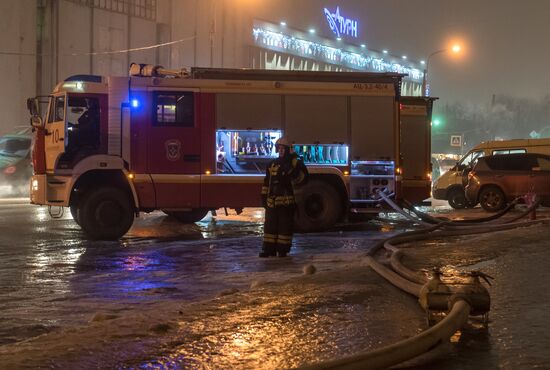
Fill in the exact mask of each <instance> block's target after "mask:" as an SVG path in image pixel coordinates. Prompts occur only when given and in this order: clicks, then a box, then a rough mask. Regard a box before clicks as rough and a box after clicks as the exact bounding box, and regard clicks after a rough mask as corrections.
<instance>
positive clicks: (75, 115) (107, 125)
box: [28, 64, 404, 239]
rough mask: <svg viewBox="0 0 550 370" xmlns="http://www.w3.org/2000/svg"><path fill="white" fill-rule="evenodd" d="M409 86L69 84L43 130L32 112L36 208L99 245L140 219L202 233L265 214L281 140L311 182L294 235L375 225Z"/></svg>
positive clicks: (396, 79) (187, 80) (330, 80)
mask: <svg viewBox="0 0 550 370" xmlns="http://www.w3.org/2000/svg"><path fill="white" fill-rule="evenodd" d="M403 76H404V75H402V74H397V73H359V72H349V73H348V72H303V71H300V72H298V71H268V70H246V69H243V70H239V69H211V68H192V69H190V70H187V69H181V70H167V69H164V68H162V67H159V66H150V65H137V64H132V66H131V69H130V76H129V77H102V76H95V75H78V76H72V77H69V78H67V79H66V80H65V81H63V82H61V83H59V84H58V85H57V86H56V87H55V89H54V91H53V93H52V94H51V96H50V98H49V105H48V110H47V112H46V114H45V116H44V117H43V118H40V117H39V115H38V113H37V103H36V99H34V100H33V99H29V102H28V104H29V108H30V110H31V114H32V116H33V117H32V119H31V122H32V124H33V126H34V127H35V135H36V141H37V144H35V147H34V153H33V162H34V168H35V175H34V176H33V177H32V179H31V184H30V185H31V203H33V204H38V205H48V206H62V207H70V210H71V213H72V215H73V218H74V219H75V221H76V222H77V223H78V224H79V225H80V226H81V227H82V229H83V230H84V231H85V232H86V233H87V234H88V235H89V236H90V237H91V238H94V239H116V238H119V237H121V236H122V235H124V234H125V233H126V232H127V231H128V230H129V228H130V227H131V225H132V223H133V220H134V217H135V216H136V215H139V213H140V212H150V211H153V210H162V211H164V212H165V213H167V214H169V215H172V216H174V217H176V218H177V219H179V220H180V221H182V222H195V221H198V220H200V219H202V218H203V217H204V216H205V215H206V213H207V212H208V211H209V210H212V209H218V208H221V207H227V208H234V209H236V210H237V211H238V210H240V209H242V208H243V207H258V206H260V205H261V198H260V188H261V185H262V181H263V177H264V175H265V168H266V166H267V163H269V162H270V161H271V160H272V159H273V158H275V155H276V154H275V150H274V143H275V141H276V140H277V139H278V138H279V137H281V136H282V135H285V136H286V137H287V138H288V139H289V140H290V141H291V142H292V143H294V144H293V149H294V151H296V152H297V153H298V154H299V155H300V156H302V158H303V159H304V162H305V163H306V165H307V166H308V170H309V172H310V178H309V181H308V183H307V184H306V185H305V186H303V187H302V188H300V189H297V203H298V204H297V207H298V212H297V218H296V226H297V229H298V231H313V230H323V229H326V228H328V227H330V226H331V225H333V224H334V223H336V222H338V221H339V220H342V219H344V218H345V217H346V215H347V212H348V211H350V210H351V209H354V210H357V209H359V210H363V211H369V210H374V211H376V212H377V209H379V208H378V207H380V199H379V197H378V196H377V195H376V193H377V191H379V190H380V191H382V190H383V191H386V192H387V193H389V194H391V195H392V196H394V197H396V198H397V199H399V197H400V193H399V192H400V189H401V184H400V182H401V171H402V169H401V168H400V166H401V163H400V161H401V159H400V128H399V98H400V83H401V79H402V77H403Z"/></svg>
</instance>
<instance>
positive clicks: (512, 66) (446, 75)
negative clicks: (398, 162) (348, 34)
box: [358, 0, 550, 103]
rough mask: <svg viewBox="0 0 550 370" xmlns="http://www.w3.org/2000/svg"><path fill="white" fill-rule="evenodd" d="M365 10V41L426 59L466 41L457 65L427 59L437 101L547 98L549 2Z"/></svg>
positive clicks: (369, 6)
mask: <svg viewBox="0 0 550 370" xmlns="http://www.w3.org/2000/svg"><path fill="white" fill-rule="evenodd" d="M358 3H363V4H364V5H363V6H362V8H363V10H361V11H362V12H365V17H366V19H367V20H368V22H367V24H366V25H365V30H364V31H366V32H365V36H366V38H367V43H368V44H370V45H371V46H375V45H379V47H380V48H385V47H387V48H390V47H391V48H392V49H396V50H401V51H402V53H405V54H407V55H410V56H411V57H416V58H419V59H422V58H423V57H424V56H425V55H429V54H430V53H431V52H433V51H435V50H438V49H441V48H444V47H446V45H447V43H448V42H449V41H450V40H452V39H461V40H463V42H464V47H465V52H464V54H463V55H462V56H461V58H460V59H457V60H453V59H451V58H449V54H447V55H445V54H439V55H436V56H434V57H433V58H432V59H431V61H430V67H429V72H430V77H429V80H430V83H431V88H432V95H434V96H440V97H441V98H442V100H443V101H463V102H466V101H471V102H473V103H489V102H490V101H491V96H492V94H509V95H513V96H518V97H533V98H542V97H544V96H546V95H549V94H550V74H549V73H548V72H547V68H548V66H549V65H550V41H549V39H548V37H549V35H550V32H549V31H550V1H547V0H522V1H520V0H460V1H452V0H383V1H382V0H376V1H375V0H371V1H359V2H358Z"/></svg>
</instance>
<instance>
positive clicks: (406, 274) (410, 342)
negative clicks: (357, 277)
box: [303, 204, 550, 370]
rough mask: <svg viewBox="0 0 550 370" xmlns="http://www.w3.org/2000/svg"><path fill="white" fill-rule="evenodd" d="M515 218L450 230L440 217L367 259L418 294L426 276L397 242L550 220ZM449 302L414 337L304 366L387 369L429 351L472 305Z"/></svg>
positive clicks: (395, 238) (461, 322)
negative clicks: (384, 256)
mask: <svg viewBox="0 0 550 370" xmlns="http://www.w3.org/2000/svg"><path fill="white" fill-rule="evenodd" d="M536 206H538V204H533V206H532V207H529V208H530V209H531V208H532V209H535V208H536ZM532 209H531V210H532ZM529 211H530V210H527V211H526V212H524V213H523V216H522V217H524V216H525V215H527V214H528V213H529ZM516 220H517V218H514V219H513V220H511V221H508V223H505V224H496V225H495V224H493V225H489V226H485V227H484V226H478V225H475V226H474V225H471V226H469V227H468V226H463V227H460V228H457V227H453V228H452V229H450V230H442V228H444V227H448V226H449V223H450V222H449V221H441V220H439V221H441V222H439V223H438V224H436V225H431V226H430V227H428V228H425V229H421V230H413V231H408V232H404V233H401V234H399V235H396V236H392V237H390V238H387V239H385V240H382V241H379V242H377V243H376V244H375V245H374V246H373V247H372V248H371V250H370V251H369V253H368V254H367V257H366V260H367V263H368V264H369V266H371V268H372V269H373V270H375V271H376V272H377V273H378V274H380V275H381V276H382V277H384V278H385V279H387V280H388V281H389V282H390V283H392V284H393V285H395V286H396V287H398V288H400V289H402V290H403V291H405V292H407V293H409V294H412V295H414V296H416V297H418V296H419V294H420V289H421V288H422V285H421V284H422V282H424V281H425V279H422V278H421V277H420V276H419V275H418V274H417V273H415V272H414V271H412V270H409V269H408V268H406V267H405V266H403V265H402V264H401V257H402V255H403V254H402V252H401V251H400V250H399V249H398V248H397V247H396V246H395V245H397V244H402V243H406V242H411V241H417V240H426V239H431V238H442V237H447V236H461V235H470V234H480V233H486V232H490V231H500V230H508V229H512V228H516V227H523V226H530V225H534V224H540V223H546V222H548V221H550V220H548V219H546V220H533V221H527V222H515V221H516ZM415 222H416V221H415ZM381 248H385V249H387V250H389V251H391V252H392V255H391V258H390V261H391V264H392V267H393V268H394V270H395V271H392V270H391V269H389V268H387V267H386V266H384V265H382V264H380V263H379V262H377V261H376V260H375V259H374V257H373V255H374V254H375V253H376V252H377V251H379V250H380V249H381ZM449 306H450V311H449V313H448V314H447V315H446V316H445V318H444V319H443V320H441V321H440V322H439V323H437V324H436V325H434V326H433V327H431V328H429V329H427V330H425V331H423V332H422V333H420V334H418V335H416V336H414V337H412V338H408V339H405V340H403V341H400V342H397V343H395V344H392V345H389V346H386V347H382V348H380V349H377V350H374V351H370V352H363V353H359V354H356V355H353V356H349V357H346V358H342V359H337V360H332V361H328V362H324V363H320V364H314V365H311V366H307V367H304V368H303V369H366V370H371V369H384V368H387V367H389V366H393V365H396V364H399V363H401V362H403V361H406V360H409V359H411V358H414V357H416V356H419V355H421V354H423V353H425V352H427V351H429V350H430V349H432V348H433V347H434V346H436V345H437V344H439V343H441V342H443V341H446V340H448V338H449V337H450V336H452V335H453V334H454V333H455V332H456V331H457V330H458V329H459V328H461V327H462V326H463V325H464V324H465V323H466V322H467V321H468V317H469V315H470V311H471V306H470V305H469V304H468V303H467V302H466V301H465V300H464V299H463V298H461V297H459V296H451V297H450V298H449Z"/></svg>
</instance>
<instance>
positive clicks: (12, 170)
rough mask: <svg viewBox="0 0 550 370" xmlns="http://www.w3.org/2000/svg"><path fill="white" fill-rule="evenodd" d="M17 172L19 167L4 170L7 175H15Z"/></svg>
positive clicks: (9, 167)
mask: <svg viewBox="0 0 550 370" xmlns="http://www.w3.org/2000/svg"><path fill="white" fill-rule="evenodd" d="M15 171H17V167H15V166H8V167H6V168H4V173H5V174H6V175H13V174H14V173H15Z"/></svg>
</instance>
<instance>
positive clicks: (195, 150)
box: [147, 91, 201, 208]
mask: <svg viewBox="0 0 550 370" xmlns="http://www.w3.org/2000/svg"><path fill="white" fill-rule="evenodd" d="M152 101H153V112H152V114H153V119H151V120H150V124H149V125H148V133H147V140H148V145H147V148H148V153H147V154H148V155H147V162H148V163H147V167H148V172H149V173H150V174H151V176H152V178H153V182H154V186H155V193H156V199H157V204H156V206H157V208H196V207H198V206H199V204H200V169H201V155H200V154H201V146H200V139H201V136H200V127H199V120H198V117H197V115H196V114H195V112H198V109H197V107H198V98H197V96H196V94H195V93H194V92H193V91H153V92H152Z"/></svg>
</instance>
